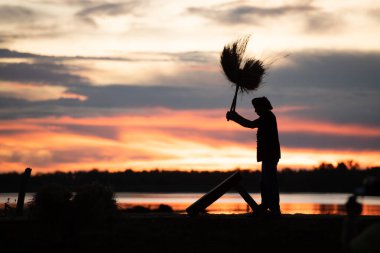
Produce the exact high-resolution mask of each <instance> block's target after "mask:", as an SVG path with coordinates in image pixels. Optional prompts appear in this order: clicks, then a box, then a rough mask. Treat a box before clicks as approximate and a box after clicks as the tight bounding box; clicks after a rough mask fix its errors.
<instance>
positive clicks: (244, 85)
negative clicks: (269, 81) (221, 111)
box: [220, 35, 266, 111]
mask: <svg viewBox="0 0 380 253" xmlns="http://www.w3.org/2000/svg"><path fill="white" fill-rule="evenodd" d="M249 38H250V36H249V35H248V36H244V37H242V38H240V39H238V40H236V41H234V42H233V43H230V44H227V45H226V46H224V48H223V51H222V53H221V55H220V64H221V65H222V68H223V71H224V74H225V75H226V77H227V79H228V80H229V81H230V82H232V83H233V85H235V86H236V91H235V96H234V99H233V101H232V105H231V109H230V111H233V110H235V106H236V97H237V93H238V92H239V90H240V92H249V91H253V90H256V89H257V88H259V86H260V84H261V81H262V77H263V75H264V74H265V70H266V68H265V66H264V63H263V62H262V61H260V60H257V59H255V58H252V57H251V58H246V59H244V58H243V57H244V53H245V50H246V48H247V44H248V41H249Z"/></svg>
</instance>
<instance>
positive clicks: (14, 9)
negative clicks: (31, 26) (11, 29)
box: [0, 5, 37, 23]
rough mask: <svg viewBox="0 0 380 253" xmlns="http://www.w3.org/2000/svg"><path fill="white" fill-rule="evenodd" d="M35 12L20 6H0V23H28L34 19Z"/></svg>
mask: <svg viewBox="0 0 380 253" xmlns="http://www.w3.org/2000/svg"><path fill="white" fill-rule="evenodd" d="M36 17H37V14H36V12H35V11H33V10H32V9H29V8H25V7H22V6H12V5H0V21H2V22H7V23H28V22H32V21H34V20H35V19H36Z"/></svg>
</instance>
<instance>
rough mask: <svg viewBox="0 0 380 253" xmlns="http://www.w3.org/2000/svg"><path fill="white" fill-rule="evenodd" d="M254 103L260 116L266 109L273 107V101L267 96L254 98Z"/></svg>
mask: <svg viewBox="0 0 380 253" xmlns="http://www.w3.org/2000/svg"><path fill="white" fill-rule="evenodd" d="M252 105H253V107H254V108H255V112H256V113H257V114H258V115H259V116H260V115H261V114H262V113H263V112H265V111H270V110H272V109H273V107H272V105H271V103H270V102H269V100H268V99H267V98H266V97H257V98H254V99H252Z"/></svg>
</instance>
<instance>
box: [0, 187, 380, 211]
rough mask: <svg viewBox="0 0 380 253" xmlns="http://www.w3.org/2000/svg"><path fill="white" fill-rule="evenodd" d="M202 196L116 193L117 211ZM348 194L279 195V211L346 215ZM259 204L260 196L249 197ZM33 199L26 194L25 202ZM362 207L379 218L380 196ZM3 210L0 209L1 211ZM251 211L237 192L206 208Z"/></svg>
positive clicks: (1, 197)
mask: <svg viewBox="0 0 380 253" xmlns="http://www.w3.org/2000/svg"><path fill="white" fill-rule="evenodd" d="M202 195H203V194H202V193H124V192H119V193H116V196H115V197H116V201H117V203H118V206H119V208H121V209H124V208H130V207H133V206H136V205H141V206H144V207H148V208H150V209H156V208H157V207H158V206H159V205H160V204H165V205H170V206H171V207H172V208H173V210H174V211H177V212H183V213H184V212H185V209H186V208H187V207H188V206H189V205H191V204H192V203H194V202H195V201H196V200H197V199H199V198H200V197H202ZM349 195H350V194H335V193H334V194H320V193H314V194H313V193H292V194H286V193H285V194H281V196H280V198H281V211H282V212H283V213H284V214H296V213H302V214H345V209H344V204H345V202H346V201H347V198H348V197H349ZM251 196H252V197H253V198H254V199H255V200H256V201H257V202H258V203H259V202H260V195H259V194H257V193H256V194H251ZM32 197H33V194H32V193H28V194H27V195H26V197H25V202H29V201H30V200H31V199H32ZM8 199H9V203H10V204H11V205H12V204H15V203H16V199H17V193H2V194H0V205H4V203H6V202H8ZM358 201H359V202H360V203H362V204H363V211H362V215H380V196H376V197H372V196H371V197H369V196H366V197H360V198H359V199H358ZM1 208H2V207H0V209H1ZM249 211H250V209H249V207H248V205H247V204H246V203H245V202H244V200H243V199H242V198H241V196H240V195H239V194H237V193H228V194H225V195H224V196H223V197H221V198H220V199H219V200H217V201H216V202H215V203H214V204H212V205H211V206H209V207H208V208H207V212H208V213H214V214H218V213H223V214H233V213H236V214H239V213H247V212H249Z"/></svg>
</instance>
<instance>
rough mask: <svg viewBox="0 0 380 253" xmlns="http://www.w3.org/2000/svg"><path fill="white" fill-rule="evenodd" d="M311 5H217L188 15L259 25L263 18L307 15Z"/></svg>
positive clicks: (195, 10)
mask: <svg viewBox="0 0 380 253" xmlns="http://www.w3.org/2000/svg"><path fill="white" fill-rule="evenodd" d="M315 10H316V7H313V6H311V5H292V6H290V5H289V6H287V5H285V6H281V7H268V8H263V7H257V6H250V5H235V4H234V5H228V6H225V5H219V6H213V7H208V8H207V7H191V8H188V10H187V11H188V13H190V14H195V15H200V16H203V17H206V18H209V19H212V20H215V21H217V22H221V23H227V24H241V23H260V21H261V20H262V19H263V18H276V17H280V16H283V15H287V14H298V13H302V14H305V13H309V12H312V11H315Z"/></svg>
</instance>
